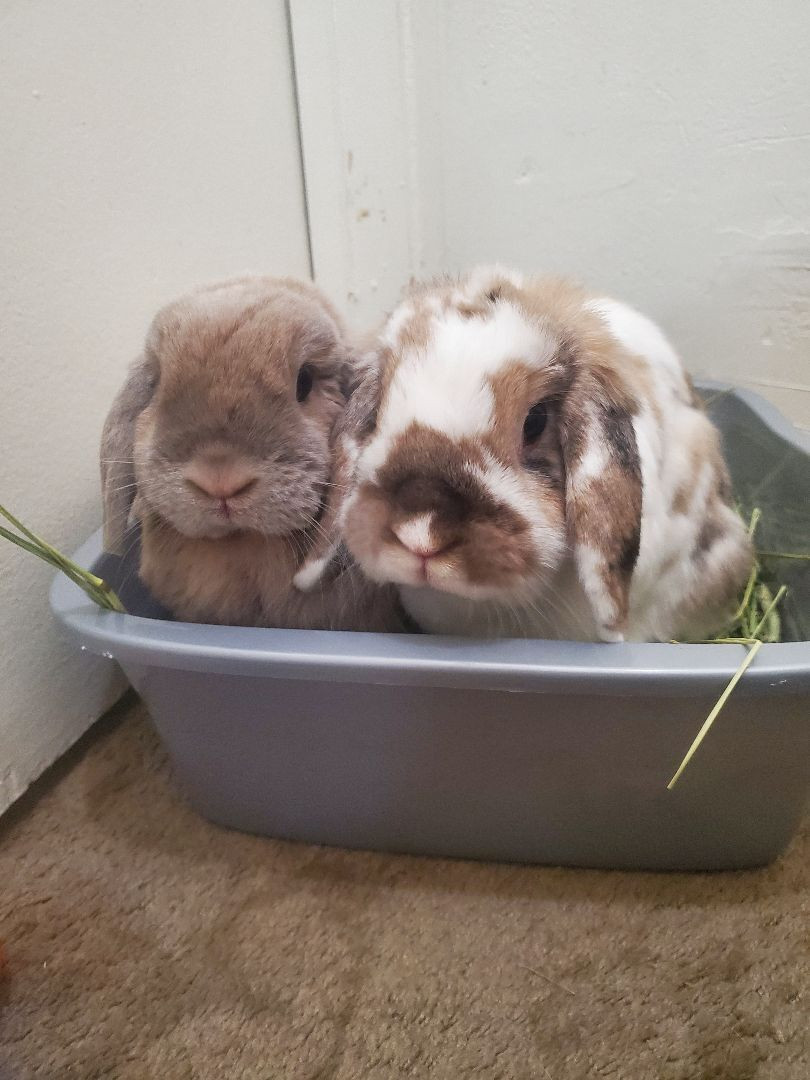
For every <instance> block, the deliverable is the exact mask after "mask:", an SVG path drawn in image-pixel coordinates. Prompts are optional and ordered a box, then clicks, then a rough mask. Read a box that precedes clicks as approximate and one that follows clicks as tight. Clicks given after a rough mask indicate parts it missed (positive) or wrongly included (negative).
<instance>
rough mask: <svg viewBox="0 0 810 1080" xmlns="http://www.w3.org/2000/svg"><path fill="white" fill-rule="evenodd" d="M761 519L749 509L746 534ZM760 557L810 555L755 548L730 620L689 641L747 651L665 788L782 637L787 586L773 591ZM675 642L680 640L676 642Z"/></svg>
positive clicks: (678, 775)
mask: <svg viewBox="0 0 810 1080" xmlns="http://www.w3.org/2000/svg"><path fill="white" fill-rule="evenodd" d="M761 519H762V512H761V510H760V509H759V508H758V507H757V508H755V509H754V510H753V511H752V513H751V517H750V520H749V523H748V535H749V536H750V537H751V538H752V539H753V538H754V535H755V533H756V530H757V526H758V525H759V522H760V520H761ZM763 558H798V559H805V558H810V556H806V555H793V554H792V553H790V554H788V553H783V552H778V553H776V552H767V551H757V553H756V558H755V559H754V565H753V566H752V567H751V573H750V575H749V577H748V581H747V582H746V583H745V588H744V589H743V593H742V597H741V599H740V603H739V605H738V607H737V610H736V611H735V612H734V614H733V616H732V617H731V619H730V621H729V623H728V624H727V625H726V626H724V627H722V628H721V630H720V631H718V633H717V635H716V636H715V637H711V638H704V639H702V640H701V641H700V642H689V644H702V645H743V646H745V647H746V648H747V649H748V652H747V653H746V655H745V657H744V658H743V660H742V662H741V663H740V666H739V667H738V668H737V670H736V671H735V672H734V674H733V675H732V677H731V679H730V680H729V683H728V685H727V686H726V688H725V690H724V691H723V692H722V694H721V695H720V697H719V698H718V699H717V701H716V702H715V704H714V707H713V708H712V710H711V712H710V713H709V715H708V716H707V717H706V719H705V720H704V722H703V725H702V727H701V729H700V731H699V732H698V733H697V735H696V736H695V738H694V739H693V741H692V745H691V746H690V747H689V749H688V750H687V751H686V754H685V755H684V758H683V760H682V761H681V763H680V765H679V766H678V768H677V769H676V770H675V773H674V774H673V776H672V779H671V780H670V782H669V783H668V784H667V791H672V789H673V788H674V787H675V785H676V784H677V782H678V780H680V778H681V776H682V775H683V772H684V770H685V769H686V767H687V765H688V764H689V762H690V761H691V760H692V758H693V757H694V755H695V752H696V750H697V749H698V747H699V746H700V744H701V743H702V742H703V740H704V739H705V738H706V735H707V734H708V732H709V729H710V728H711V726H712V724H713V723H714V722H715V720H716V719H717V717H718V716H719V715H720V713H721V712H722V710H723V707H724V705H725V704H726V702H727V701H728V699H729V697H730V696H731V694H732V692H733V691H734V688H735V687H736V685H737V683H738V682H739V681H740V679H741V678H742V677H743V675H744V674H745V672H746V671H747V670H748V668H749V667H750V666H751V664H752V663H753V662H754V659H755V657H756V655H757V653H758V652H759V650H760V649H761V648H762V646H763V645H766V644H774V643H777V642H779V641H781V639H782V620H781V617H780V614H779V605H780V604H781V602H782V601H783V600H784V598H785V596H786V595H787V586H786V585H780V586H779V588H778V589H777V590H776V593H775V594H774V593H772V592H771V588H770V586H769V585H768V583H767V582H766V581H764V580H763V578H762V564H761V561H760V560H761V559H763ZM674 644H683V643H682V642H675V643H674Z"/></svg>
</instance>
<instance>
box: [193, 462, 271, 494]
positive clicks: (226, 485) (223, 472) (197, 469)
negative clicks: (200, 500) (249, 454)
mask: <svg viewBox="0 0 810 1080" xmlns="http://www.w3.org/2000/svg"><path fill="white" fill-rule="evenodd" d="M185 479H186V482H187V483H188V484H190V485H191V487H192V488H198V489H199V490H200V491H202V492H204V494H206V495H210V496H211V498H212V499H233V498H235V497H236V496H237V495H244V494H245V493H246V492H248V491H249V490H250V488H252V487H253V485H254V484H255V483H256V479H257V478H256V473H255V471H254V470H253V469H252V468H251V467H250V465H249V464H248V463H247V462H244V461H239V460H236V459H234V458H227V457H209V458H206V457H200V458H195V459H194V460H193V461H190V462H189V463H188V465H187V466H186V470H185Z"/></svg>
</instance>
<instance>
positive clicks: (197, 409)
mask: <svg viewBox="0 0 810 1080" xmlns="http://www.w3.org/2000/svg"><path fill="white" fill-rule="evenodd" d="M352 379H353V353H352V349H351V347H350V345H349V344H348V340H347V335H346V331H345V330H344V327H343V325H342V323H341V320H340V318H339V316H338V315H337V313H336V312H335V310H334V309H333V308H332V306H331V304H330V303H329V302H328V301H327V300H326V299H325V298H324V297H323V296H322V295H321V294H320V292H319V291H318V290H317V289H316V288H315V287H314V286H312V285H309V284H307V283H304V282H298V281H294V280H292V279H289V278H278V279H277V278H271V277H245V278H239V279H235V280H232V281H225V282H221V283H218V284H214V285H210V286H206V287H203V288H199V289H197V290H196V291H194V292H191V293H189V294H188V295H187V296H183V297H181V298H180V299H178V300H176V301H174V302H173V303H170V304H168V305H167V306H166V307H164V308H163V309H162V310H161V311H159V312H158V314H157V315H156V316H155V318H154V320H153V322H152V325H151V327H150V329H149V332H148V335H147V337H146V343H145V348H144V352H143V355H142V356H141V357H140V358H139V359H138V360H137V361H136V362H135V364H134V366H133V367H132V369H131V371H130V373H129V376H128V378H127V380H126V382H125V384H124V386H123V388H122V389H121V390H120V392H119V394H118V396H117V397H116V399H115V401H114V403H113V405H112V408H111V410H110V413H109V415H108V417H107V420H106V423H105V426H104V433H103V436H102V445H101V477H102V489H103V502H104V539H105V547H106V549H107V550H108V551H110V552H113V553H116V552H117V553H120V552H121V548H122V546H123V544H124V541H125V534H127V529H128V527H129V526H131V525H132V524H133V523H136V524H137V525H138V526H139V529H140V545H141V550H140V566H139V573H140V577H141V579H142V580H143V582H144V584H145V585H146V586H147V588H148V589H149V590H150V592H151V593H152V595H153V596H154V598H155V599H156V600H157V601H158V602H159V603H160V604H162V605H163V606H164V607H165V608H167V609H168V611H169V612H171V614H172V615H173V617H174V618H176V619H180V620H184V621H189V622H206V623H227V624H233V625H246V626H253V625H255V626H275V627H285V628H301V629H344V630H354V629H357V630H397V629H400V628H401V626H402V621H401V616H400V614H399V610H400V605H399V600H398V598H397V595H396V590H395V589H394V588H393V587H390V586H389V587H386V586H380V585H375V584H372V583H371V582H369V581H368V580H367V579H365V578H364V577H363V576H362V575H360V574H359V573H357V571H356V569H355V568H354V567H353V566H352V564H351V561H350V560H345V559H344V560H343V562H342V563H341V568H340V570H341V572H340V573H338V574H335V575H332V577H331V579H330V580H329V582H325V583H324V586H323V588H320V589H317V590H313V591H311V592H310V593H308V594H303V593H302V592H300V591H299V590H296V589H295V588H294V587H293V585H292V579H293V575H294V574H295V573H296V571H297V570H298V569H299V567H300V566H301V564H302V561H303V560H304V558H305V556H306V555H307V553H308V552H309V550H310V548H311V546H312V543H313V539H314V538H315V537H316V536H317V535H318V531H319V528H320V525H319V521H318V519H319V516H320V513H321V509H322V502H323V500H324V496H325V493H326V492H327V491H328V490H329V485H330V484H331V483H332V482H333V477H332V447H331V439H332V434H333V431H334V428H335V423H336V421H337V420H338V418H339V417H340V415H341V414H342V412H343V410H344V407H345V402H346V397H347V395H348V393H349V391H350V390H351V385H352Z"/></svg>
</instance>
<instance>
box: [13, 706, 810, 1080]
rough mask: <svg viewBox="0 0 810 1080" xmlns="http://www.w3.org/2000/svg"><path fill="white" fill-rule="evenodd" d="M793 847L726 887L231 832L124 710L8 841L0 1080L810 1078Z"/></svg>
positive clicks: (800, 902)
mask: <svg viewBox="0 0 810 1080" xmlns="http://www.w3.org/2000/svg"><path fill="white" fill-rule="evenodd" d="M808 854H810V831H808V830H807V829H805V830H804V832H803V833H802V835H801V836H800V837H799V838H798V840H797V841H796V842H795V843H794V845H793V847H792V849H791V850H790V852H789V853H788V854H787V855H786V856H785V857H784V858H783V859H782V860H781V861H780V862H779V863H778V864H777V865H775V866H773V867H771V868H769V869H767V870H763V871H757V872H745V873H735V874H718V875H694V876H690V875H685V874H677V875H675V874H671V875H663V874H628V873H622V874H619V873H605V872H596V871H593V872H591V871H581V870H558V869H543V868H533V867H515V866H496V865H485V864H474V863H467V862H451V861H446V860H431V859H417V858H410V857H403V856H385V855H374V854H365V853H350V852H345V851H337V850H329V849H323V848H314V847H307V846H303V845H296V844H288V843H283V842H279V841H273V840H264V839H260V838H256V837H250V836H243V835H240V834H237V833H232V832H227V831H224V830H222V829H219V828H216V827H215V826H212V825H209V824H207V823H206V822H205V821H202V820H200V819H199V818H198V817H196V816H195V814H194V813H193V812H192V811H191V810H190V809H189V808H188V807H187V806H186V805H185V804H184V802H183V799H182V796H181V795H180V794H179V793H178V791H177V789H176V787H175V785H174V783H173V781H172V777H171V773H170V769H169V767H168V765H167V762H166V759H165V756H164V754H163V751H162V749H161V747H160V745H159V743H158V741H157V739H156V737H155V735H154V733H153V731H152V728H151V726H150V724H149V722H148V718H147V717H146V715H145V712H144V710H143V708H142V706H140V705H138V704H134V703H132V702H130V703H129V704H128V706H126V707H123V708H119V709H118V710H117V712H116V713H115V714H113V715H111V716H110V717H108V718H106V719H105V720H104V721H102V722H101V723H100V724H99V725H98V726H97V727H96V728H95V729H94V731H93V732H92V733H91V734H90V736H89V737H88V738H86V739H85V740H84V742H83V743H82V744H81V745H80V746H79V747H78V748H77V749H76V750H75V751H74V752H73V753H72V754H71V755H70V756H69V758H68V759H67V760H66V761H65V762H63V763H60V764H59V765H57V766H56V768H55V770H52V773H51V774H50V775H49V776H47V777H46V778H45V780H44V781H43V782H41V783H40V784H39V785H38V787H37V789H36V790H35V791H33V792H32V793H30V794H29V796H26V798H25V799H23V800H22V803H21V804H20V805H19V806H18V807H16V808H14V809H13V810H12V812H11V813H10V814H9V815H7V816H6V817H5V818H4V819H3V820H2V821H0V937H2V938H3V939H4V942H5V963H4V967H3V972H2V974H0V1077H2V1078H3V1080H29V1078H43V1080H62V1078H65V1080H67V1078H79V1080H91V1078H101V1077H109V1078H114V1080H209V1078H211V1080H214V1078H220V1077H221V1078H227V1080H288V1078H289V1080H315V1078H319V1080H355V1078H366V1077H368V1078H374V1080H377V1078H379V1080H387V1078H389V1077H390V1078H394V1077H418V1078H421V1077H425V1078H427V1077H431V1078H432V1077H436V1078H440V1080H444V1078H447V1080H461V1078H464V1077H488V1078H501V1077H502V1078H504V1080H534V1078H537V1080H585V1078H591V1077H615V1078H617V1080H648V1078H649V1080H807V1078H808V1077H810V981H809V980H808V976H810V923H809V922H808V885H809V884H810V860H808Z"/></svg>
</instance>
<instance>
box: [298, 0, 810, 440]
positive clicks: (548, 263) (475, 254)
mask: <svg viewBox="0 0 810 1080" xmlns="http://www.w3.org/2000/svg"><path fill="white" fill-rule="evenodd" d="M327 10H328V13H329V18H328V19H324V17H323V16H324V12H326V11H327ZM292 11H293V26H294V30H295V40H296V66H297V70H298V74H299V79H300V83H301V91H300V92H301V106H302V115H303V121H304V124H303V131H304V147H305V163H306V173H307V180H308V184H309V189H310V193H311V196H312V199H311V206H310V214H311V217H312V221H313V225H315V224H316V223H317V227H315V228H313V250H314V256H315V272H316V277H317V279H318V280H319V281H321V282H322V283H323V284H324V285H326V286H327V287H329V288H331V289H332V290H333V291H335V292H336V293H339V294H340V295H341V297H342V298H344V299H345V300H346V301H347V302H348V303H350V304H351V305H353V307H354V309H355V311H356V312H357V316H358V318H359V319H360V320H364V319H368V318H371V317H376V316H377V315H378V314H379V312H380V311H382V310H383V309H384V308H385V307H386V306H388V305H390V304H391V303H393V301H394V300H395V298H396V292H397V288H398V284H399V282H400V281H401V280H404V279H406V278H407V276H408V275H409V274H411V273H414V274H419V273H424V272H433V271H435V270H443V269H450V270H453V269H461V268H463V267H465V266H469V265H470V264H473V263H475V262H479V261H489V260H500V261H503V262H505V263H507V264H514V265H516V266H519V267H522V268H524V269H525V270H552V271H561V272H564V273H567V274H572V275H574V276H576V277H578V278H580V279H581V280H583V281H585V282H586V283H589V284H592V285H593V286H595V287H597V288H601V289H605V290H607V291H610V292H613V293H615V294H617V295H619V296H621V297H623V298H625V299H628V300H630V301H631V302H634V303H635V304H637V305H638V306H640V307H641V308H642V309H644V310H646V311H647V312H649V313H650V314H652V315H654V316H655V317H657V318H658V319H659V320H660V321H661V322H662V323H663V324H664V326H665V327H666V328H667V330H668V331H669V332H670V334H671V336H672V337H673V338H674V340H675V341H676V343H677V344H678V346H679V348H680V350H681V352H682V353H683V355H684V357H685V360H686V362H687V364H688V366H689V367H690V368H691V369H692V371H693V372H695V373H698V374H704V375H705V374H711V375H714V376H717V377H721V378H729V379H733V380H737V381H740V382H743V383H746V384H748V385H751V386H753V387H754V388H756V389H758V390H760V391H761V392H763V393H764V394H765V395H766V396H768V397H770V398H772V400H774V401H775V402H776V404H777V405H779V406H780V407H781V408H782V409H783V410H784V411H785V412H786V413H788V414H789V415H791V416H792V417H793V418H794V420H796V421H797V422H799V423H800V424H802V425H803V426H807V427H810V183H808V177H810V105H809V104H808V102H810V62H808V57H810V7H808V5H807V4H806V2H805V0H783V2H782V3H780V4H773V3H771V2H770V0H745V2H743V3H741V4H740V3H732V2H731V0H720V2H715V3H710V4H706V3H704V2H702V0H684V2H682V3H680V4H664V3H663V2H660V0H614V2H612V3H603V4H597V3H592V2H590V0H575V2H572V3H567V4H560V3H552V2H550V0H545V2H537V0H499V2H497V3H496V2H492V0H398V2H397V0H331V2H329V3H326V2H323V0H293V4H292ZM327 60H328V62H327ZM327 114H328V115H329V117H330V128H329V138H327V139H325V138H324V137H323V133H322V132H320V131H319V127H318V125H319V121H320V123H321V124H322V125H323V117H324V116H325V115H327Z"/></svg>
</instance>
